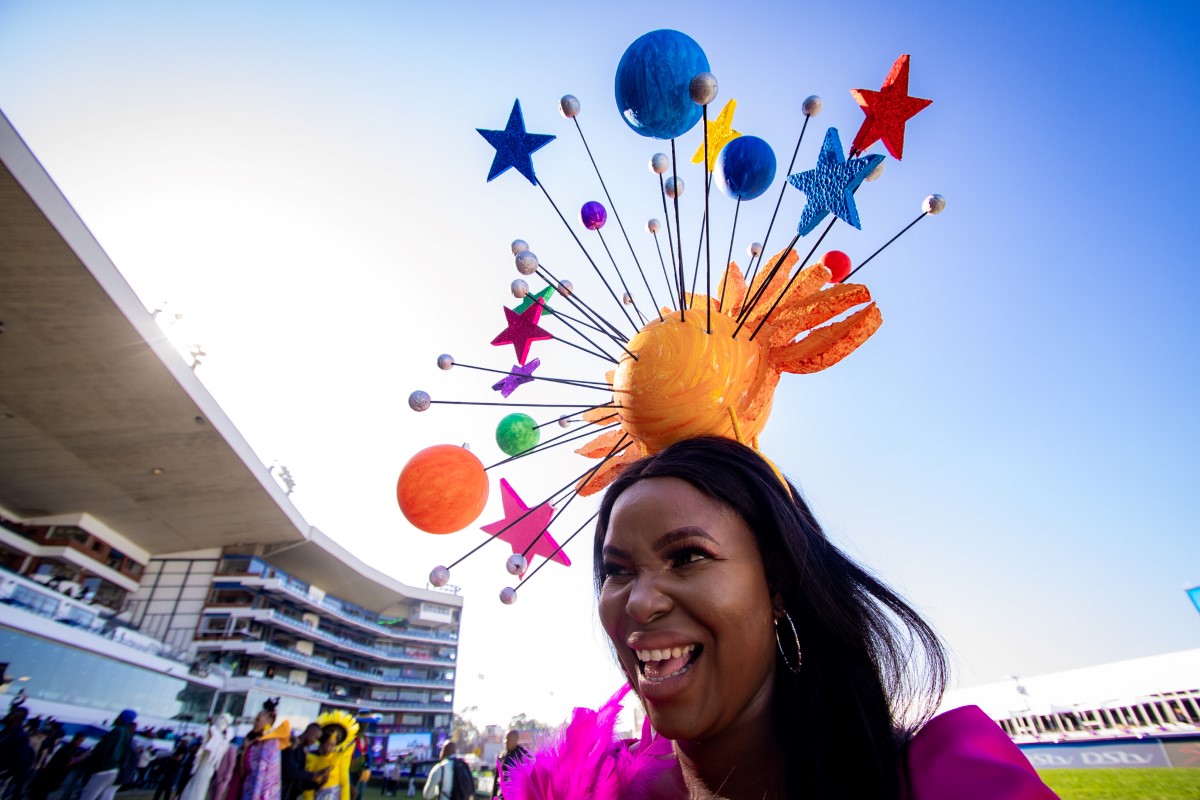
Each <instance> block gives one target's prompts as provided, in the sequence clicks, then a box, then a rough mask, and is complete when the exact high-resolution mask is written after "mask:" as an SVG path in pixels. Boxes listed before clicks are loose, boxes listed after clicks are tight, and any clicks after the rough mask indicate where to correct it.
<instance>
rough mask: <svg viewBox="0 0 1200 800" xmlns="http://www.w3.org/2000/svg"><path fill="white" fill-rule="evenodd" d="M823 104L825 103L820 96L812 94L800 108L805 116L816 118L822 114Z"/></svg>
mask: <svg viewBox="0 0 1200 800" xmlns="http://www.w3.org/2000/svg"><path fill="white" fill-rule="evenodd" d="M823 104H824V101H823V100H821V96H820V95H816V94H810V95H809V96H808V97H806V98H804V105H802V106H800V108H801V110H803V111H804V116H806V117H815V116H816V115H817V114H820V113H821V106H822V105H823Z"/></svg>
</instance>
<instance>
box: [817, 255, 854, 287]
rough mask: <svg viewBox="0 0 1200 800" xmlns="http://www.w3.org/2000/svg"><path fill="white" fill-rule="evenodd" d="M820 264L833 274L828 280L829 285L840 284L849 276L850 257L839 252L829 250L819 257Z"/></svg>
mask: <svg viewBox="0 0 1200 800" xmlns="http://www.w3.org/2000/svg"><path fill="white" fill-rule="evenodd" d="M821 263H822V264H823V265H824V266H825V268H826V269H828V270H829V271H830V272H832V273H833V277H832V278H830V279H829V282H830V283H841V282H842V281H844V280H846V276H847V275H849V274H850V256H848V255H846V254H845V253H843V252H842V251H841V250H830V251H829V252H828V253H826V254H825V255H823V256H821Z"/></svg>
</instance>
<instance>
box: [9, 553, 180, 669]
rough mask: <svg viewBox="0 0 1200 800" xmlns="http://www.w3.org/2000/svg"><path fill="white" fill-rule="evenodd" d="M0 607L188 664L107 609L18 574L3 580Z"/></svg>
mask: <svg viewBox="0 0 1200 800" xmlns="http://www.w3.org/2000/svg"><path fill="white" fill-rule="evenodd" d="M0 603H4V604H5V605H9V606H13V607H14V608H20V609H21V610H23V611H26V612H28V613H30V614H36V615H38V616H39V617H43V618H45V619H50V620H54V621H55V622H58V623H60V624H62V625H68V626H70V627H71V628H73V629H74V630H76V631H82V632H84V633H87V634H91V635H92V636H98V637H100V638H102V639H104V640H106V641H109V642H115V643H116V644H119V645H122V646H124V647H128V648H131V649H133V650H138V651H140V652H142V653H149V654H151V655H155V656H158V657H160V658H166V659H169V660H171V661H177V662H179V663H181V664H186V663H188V660H187V655H186V654H184V653H178V652H175V651H174V650H172V649H171V648H170V647H168V646H167V645H165V644H163V643H162V642H160V641H158V640H156V639H153V638H152V637H149V636H145V635H143V634H140V633H138V632H136V631H133V630H130V629H128V628H126V627H124V626H123V625H121V624H120V623H118V622H115V621H113V620H112V619H111V618H110V617H108V616H105V614H106V613H107V614H111V613H112V611H111V609H107V608H105V609H103V610H101V609H100V608H98V607H96V606H94V605H92V604H90V603H85V602H83V601H80V600H75V599H72V598H69V597H67V596H66V595H63V594H60V593H58V592H55V591H52V590H49V589H44V588H42V587H41V586H40V585H39V584H37V583H35V582H33V581H30V580H28V579H26V578H24V577H22V576H19V575H15V574H5V575H3V576H2V579H0Z"/></svg>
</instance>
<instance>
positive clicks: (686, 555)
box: [671, 550, 708, 567]
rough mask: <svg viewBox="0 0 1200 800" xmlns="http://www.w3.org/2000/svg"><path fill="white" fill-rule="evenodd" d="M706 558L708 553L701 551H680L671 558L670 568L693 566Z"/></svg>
mask: <svg viewBox="0 0 1200 800" xmlns="http://www.w3.org/2000/svg"><path fill="white" fill-rule="evenodd" d="M706 558H708V553H706V552H704V551H703V550H682V551H680V552H678V553H676V554H675V555H673V556H671V566H673V567H682V566H684V565H685V564H694V563H696V562H697V561H703V560H704V559H706Z"/></svg>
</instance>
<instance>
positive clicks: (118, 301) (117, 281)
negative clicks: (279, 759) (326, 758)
mask: <svg viewBox="0 0 1200 800" xmlns="http://www.w3.org/2000/svg"><path fill="white" fill-rule="evenodd" d="M0 286H3V291H0V703H3V704H5V705H7V703H8V702H12V701H13V700H15V699H17V698H20V699H21V700H22V701H23V702H25V703H26V704H27V705H28V706H29V708H30V710H31V712H32V713H33V714H35V715H52V716H54V717H56V718H58V719H59V720H62V721H66V722H81V723H104V722H106V721H108V720H111V719H112V718H113V717H115V716H116V713H117V712H119V711H120V710H121V709H123V708H126V707H132V708H136V709H137V710H138V711H139V722H141V723H142V724H143V725H146V726H152V727H173V728H178V727H180V726H186V725H189V724H193V723H194V724H197V725H199V724H202V723H203V722H204V720H205V719H206V718H207V717H208V716H210V715H211V714H214V713H218V712H222V711H228V712H230V713H232V714H234V715H235V716H239V717H247V716H252V715H253V713H254V712H255V711H256V710H257V708H258V707H259V706H261V703H262V701H263V700H264V699H265V698H267V697H279V698H281V703H280V712H281V714H282V715H283V716H285V717H287V718H289V719H290V720H291V721H292V723H293V724H302V723H306V722H308V721H311V720H312V719H314V718H315V717H316V716H317V714H319V713H320V712H321V711H323V710H326V709H342V710H346V711H351V712H356V713H358V714H359V715H360V716H368V717H369V718H370V719H371V720H372V721H373V723H374V726H375V732H376V733H383V734H386V733H389V732H396V733H406V734H407V733H428V734H430V737H429V738H430V739H431V740H432V741H437V740H439V739H441V738H444V737H445V736H447V735H449V733H450V730H451V727H452V716H451V715H452V708H453V701H454V685H455V675H456V673H455V663H456V658H457V648H458V630H459V623H460V618H461V613H462V605H463V602H462V598H461V597H460V596H459V595H458V594H457V591H456V590H454V589H453V588H452V587H446V589H434V588H431V587H414V586H407V585H405V584H403V583H401V582H399V581H396V580H394V579H392V578H390V577H388V576H387V575H384V574H383V573H381V572H379V571H378V570H376V569H374V568H373V567H371V566H369V565H367V564H365V563H363V562H362V561H360V560H359V559H357V558H356V557H354V556H353V555H351V554H350V553H348V552H347V551H345V550H344V549H343V548H341V547H340V546H339V545H338V544H337V543H336V542H334V541H333V540H332V539H330V538H329V537H328V536H326V535H325V534H324V533H323V532H321V531H320V530H318V529H316V528H314V527H312V526H310V525H309V524H308V523H307V522H306V521H305V520H304V518H303V517H302V516H301V515H300V513H299V512H298V511H297V510H296V508H295V507H294V506H292V504H291V502H290V501H289V499H288V497H287V495H286V493H285V492H284V490H283V489H282V488H281V487H280V486H279V484H278V483H277V482H276V481H275V480H274V478H273V477H272V475H271V474H270V470H268V468H267V467H266V466H265V465H264V464H262V462H261V461H260V460H259V458H258V457H257V456H256V455H255V453H254V452H253V450H252V449H251V448H250V446H249V444H248V443H247V442H246V441H245V439H244V438H243V437H242V435H241V434H240V433H239V432H238V430H237V429H236V428H235V427H234V426H233V424H232V423H231V422H230V420H229V419H228V417H227V416H226V415H225V413H224V412H223V411H222V410H221V408H220V407H219V406H218V405H217V403H216V402H215V400H214V399H213V398H212V396H211V395H210V394H209V393H208V391H207V390H206V389H205V388H204V386H203V384H201V383H200V381H199V380H198V379H197V378H196V376H195V374H194V372H193V371H192V369H191V368H190V365H189V364H187V363H186V362H185V360H184V358H183V357H182V356H181V355H180V354H179V353H178V352H177V351H176V350H175V348H174V347H173V346H172V345H171V344H170V343H169V342H167V340H166V338H165V336H164V335H163V333H162V331H161V330H160V328H159V327H158V325H157V323H156V322H155V320H154V314H153V312H151V311H149V310H147V309H146V307H145V306H144V305H143V304H142V303H141V301H140V300H138V298H137V297H136V296H135V295H134V293H133V291H132V289H131V288H130V287H129V285H128V284H127V283H126V282H125V280H124V279H123V278H122V277H121V275H120V273H119V272H118V271H117V269H116V267H115V266H114V265H113V264H112V262H111V261H110V260H109V259H108V257H107V255H106V254H105V253H104V251H103V250H102V249H101V248H100V246H99V244H98V243H97V242H96V241H95V239H94V238H93V237H92V235H91V234H90V233H89V232H88V230H87V229H86V227H85V226H84V224H83V223H82V221H81V220H80V219H79V217H78V216H77V215H76V214H75V212H74V211H73V209H71V207H70V206H69V205H68V203H67V201H66V200H65V198H64V197H63V196H62V194H61V193H60V192H59V190H58V189H57V187H56V186H55V185H54V184H53V182H52V181H51V180H50V178H49V176H48V175H47V174H46V172H45V171H44V169H43V168H42V167H41V165H40V164H39V163H38V162H37V160H36V159H35V158H34V156H33V154H32V153H31V152H30V151H29V149H28V148H27V147H26V145H25V143H24V142H23V141H21V139H20V137H19V136H18V135H17V133H16V131H15V130H14V129H13V128H12V126H11V125H10V124H9V122H8V120H7V119H5V118H4V117H3V116H2V115H0Z"/></svg>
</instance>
